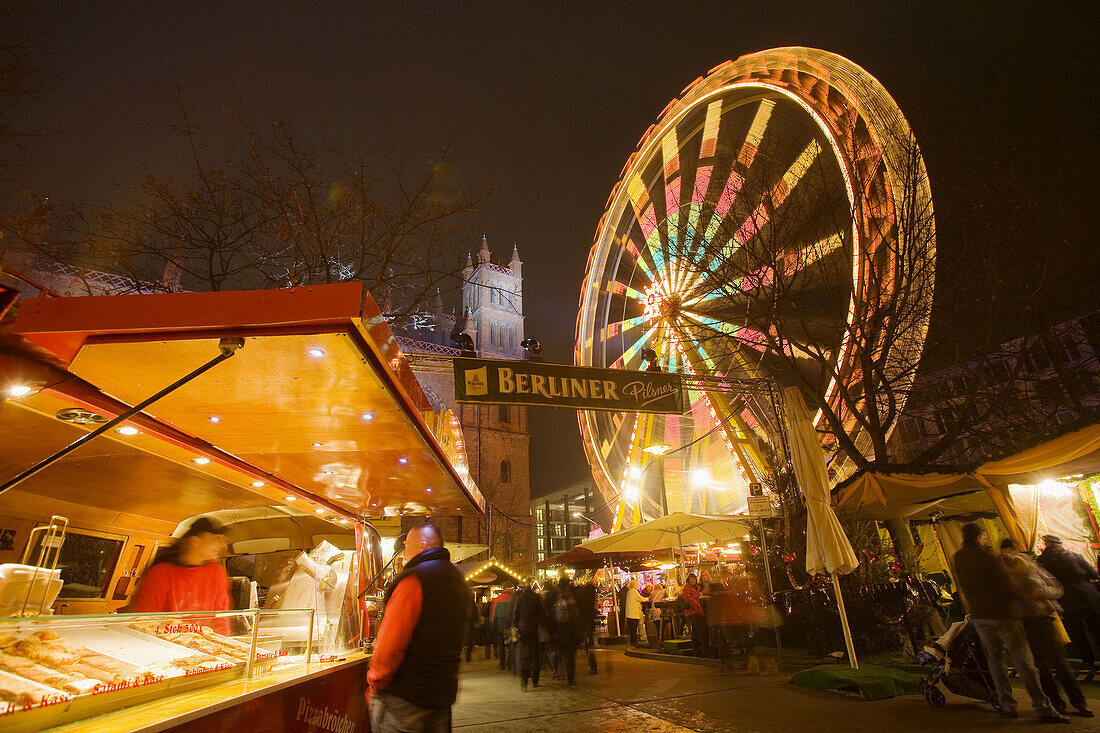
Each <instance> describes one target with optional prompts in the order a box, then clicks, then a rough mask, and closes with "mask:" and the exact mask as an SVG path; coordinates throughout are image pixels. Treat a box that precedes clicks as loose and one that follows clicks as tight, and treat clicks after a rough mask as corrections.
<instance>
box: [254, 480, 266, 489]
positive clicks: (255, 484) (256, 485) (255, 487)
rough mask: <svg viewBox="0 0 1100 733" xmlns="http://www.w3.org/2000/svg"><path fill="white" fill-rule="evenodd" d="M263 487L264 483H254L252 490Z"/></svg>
mask: <svg viewBox="0 0 1100 733" xmlns="http://www.w3.org/2000/svg"><path fill="white" fill-rule="evenodd" d="M263 485H264V482H263V481H253V482H252V488H254V489H258V488H260V487H261V486H263Z"/></svg>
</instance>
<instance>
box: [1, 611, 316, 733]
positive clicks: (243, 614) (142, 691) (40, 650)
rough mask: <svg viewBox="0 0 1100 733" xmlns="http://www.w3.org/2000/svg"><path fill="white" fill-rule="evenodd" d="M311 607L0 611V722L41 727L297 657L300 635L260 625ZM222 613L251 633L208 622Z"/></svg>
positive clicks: (306, 616)
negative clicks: (4, 614)
mask: <svg viewBox="0 0 1100 733" xmlns="http://www.w3.org/2000/svg"><path fill="white" fill-rule="evenodd" d="M312 616H313V612H312V610H308V609H307V610H284V611H268V610H255V609H253V610H247V611H226V612H218V613H214V614H211V613H201V614H181V613H157V614H112V615H109V616H50V617H38V618H8V619H0V728H2V729H4V730H5V731H9V730H10V731H24V730H25V731H38V730H43V729H46V728H50V727H53V726H56V725H62V724H65V723H71V722H75V721H79V720H83V719H84V718H87V717H90V716H93V715H99V714H102V713H105V712H109V711H111V710H116V709H119V708H123V707H128V706H130V705H136V704H139V703H141V702H146V701H148V700H151V699H157V698H160V697H164V696H165V695H174V694H177V693H180V692H185V691H188V690H194V689H197V688H199V687H206V686H209V685H213V684H217V683H221V682H226V681H229V680H233V679H239V678H243V677H250V676H255V675H256V674H263V673H265V672H268V671H270V670H272V669H275V668H280V669H286V668H289V667H292V666H295V665H299V666H302V667H304V665H305V664H307V663H308V658H307V655H306V654H304V653H302V651H303V650H302V648H301V645H297V647H296V648H294V649H288V648H284V647H283V646H282V645H281V639H280V638H279V637H278V636H277V635H275V634H272V633H268V632H267V631H265V626H266V625H267V624H272V625H273V626H274V627H281V626H301V627H304V628H311V626H312V623H311V622H312ZM225 617H230V618H232V617H240V621H241V622H242V623H243V626H244V627H246V628H249V629H252V633H250V634H248V635H246V636H242V637H237V638H232V637H228V636H223V635H222V634H219V633H216V632H215V631H214V630H213V628H211V626H210V625H209V624H210V623H211V621H212V619H214V618H219V619H220V618H225ZM261 639H262V644H261ZM292 652H293V653H292Z"/></svg>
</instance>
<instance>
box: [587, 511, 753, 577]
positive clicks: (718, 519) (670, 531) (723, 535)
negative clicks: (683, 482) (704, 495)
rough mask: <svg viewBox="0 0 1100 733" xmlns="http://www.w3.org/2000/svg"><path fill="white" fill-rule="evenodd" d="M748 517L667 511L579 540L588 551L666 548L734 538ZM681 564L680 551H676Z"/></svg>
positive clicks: (738, 536) (740, 534) (745, 530)
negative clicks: (619, 528)
mask: <svg viewBox="0 0 1100 733" xmlns="http://www.w3.org/2000/svg"><path fill="white" fill-rule="evenodd" d="M750 521H751V520H749V519H747V518H743V517H735V516H729V517H724V516H714V515H710V514H683V513H679V512H678V513H674V514H667V515H665V516H663V517H658V518H657V519H651V520H650V521H648V522H645V523H643V524H639V525H638V526H637V527H631V528H630V529H625V530H623V531H621V532H613V533H612V534H608V535H604V536H603V537H598V538H596V539H594V540H589V541H588V542H582V543H581V544H580V547H584V548H586V549H588V550H591V551H592V552H627V551H644V552H651V551H654V550H668V549H671V548H674V547H684V546H685V545H697V544H699V543H701V542H706V543H717V542H735V541H739V540H741V538H742V537H744V536H745V535H747V534H748V533H749V532H750V531H751V530H752V524H750ZM680 558H681V559H680V564H681V566H682V565H683V555H682V554H681V555H680Z"/></svg>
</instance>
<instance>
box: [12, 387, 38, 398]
mask: <svg viewBox="0 0 1100 733" xmlns="http://www.w3.org/2000/svg"><path fill="white" fill-rule="evenodd" d="M32 391H34V388H33V387H31V386H30V385H28V384H13V385H12V386H10V387H8V394H9V395H10V396H12V397H25V396H27V395H29V394H30V393H31V392H32Z"/></svg>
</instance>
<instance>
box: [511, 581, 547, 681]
mask: <svg viewBox="0 0 1100 733" xmlns="http://www.w3.org/2000/svg"><path fill="white" fill-rule="evenodd" d="M543 622H544V617H543V612H542V599H540V598H539V595H538V593H535V591H534V589H532V588H530V587H524V588H521V589H520V590H519V592H518V593H517V595H516V599H515V601H514V604H513V607H512V626H515V627H516V628H517V629H519V641H517V642H516V643H515V650H514V652H515V664H516V667H515V671H516V672H518V673H519V676H520V689H521V690H523V691H524V692H526V691H527V681H528V680H531V682H533V683H534V685H535V687H538V686H539V672H540V670H541V669H542V660H541V658H540V653H541V652H540V646H539V627H540V626H542V624H543Z"/></svg>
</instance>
